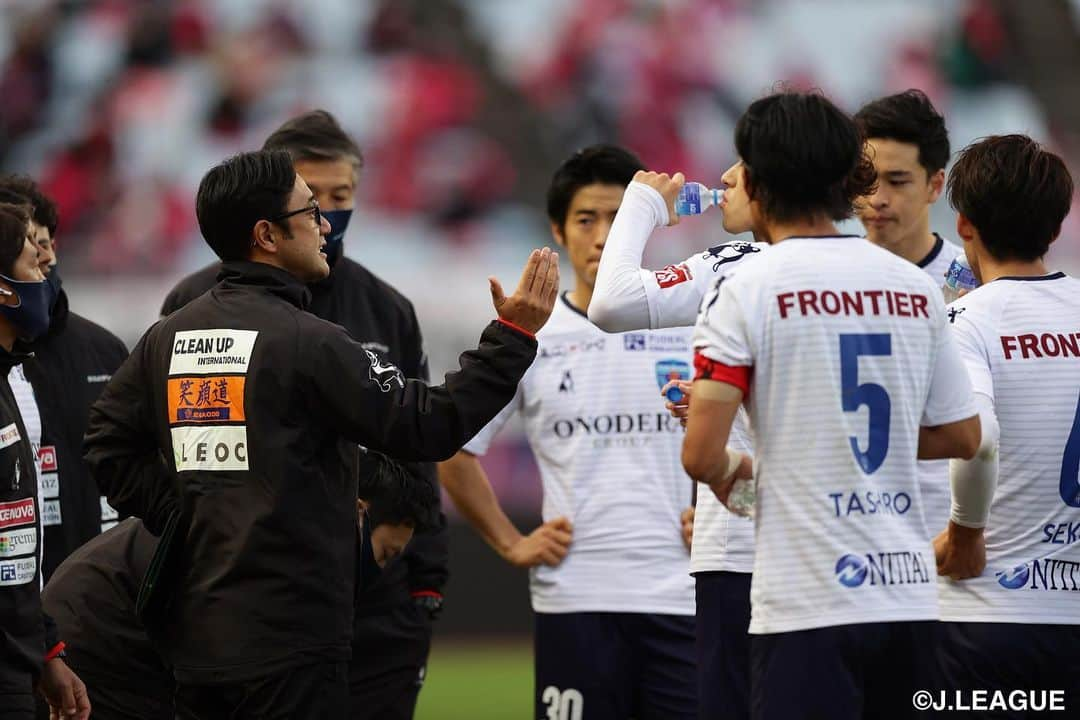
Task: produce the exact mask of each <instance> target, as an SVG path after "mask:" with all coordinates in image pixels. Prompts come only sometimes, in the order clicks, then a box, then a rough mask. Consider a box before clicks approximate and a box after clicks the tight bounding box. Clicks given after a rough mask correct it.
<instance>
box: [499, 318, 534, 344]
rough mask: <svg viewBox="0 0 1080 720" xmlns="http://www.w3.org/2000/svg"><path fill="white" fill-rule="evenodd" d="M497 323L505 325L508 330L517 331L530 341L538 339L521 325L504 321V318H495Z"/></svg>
mask: <svg viewBox="0 0 1080 720" xmlns="http://www.w3.org/2000/svg"><path fill="white" fill-rule="evenodd" d="M495 322H498V323H502V324H503V325H505V326H506V327H508V328H511V329H513V330H517V331H518V332H519V333H521V334H522V335H526V336H528V338H529V339H530V340H535V339H536V335H533V334H532V333H531V332H529V331H528V330H526V329H525V328H523V327H521V326H520V325H515V324H514V323H512V322H510V321H509V320H503V319H502V318H495Z"/></svg>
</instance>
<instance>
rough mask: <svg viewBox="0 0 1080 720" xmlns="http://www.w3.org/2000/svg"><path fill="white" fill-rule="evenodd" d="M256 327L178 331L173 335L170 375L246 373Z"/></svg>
mask: <svg viewBox="0 0 1080 720" xmlns="http://www.w3.org/2000/svg"><path fill="white" fill-rule="evenodd" d="M258 336H259V331H258V330H181V331H180V332H178V333H176V336H175V337H174V338H173V348H172V361H171V362H170V363H169V375H212V374H226V373H239V374H243V373H246V372H247V368H248V363H249V362H250V361H251V351H252V349H253V348H254V347H255V338H257V337H258Z"/></svg>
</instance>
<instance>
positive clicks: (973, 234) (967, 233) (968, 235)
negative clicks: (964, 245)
mask: <svg viewBox="0 0 1080 720" xmlns="http://www.w3.org/2000/svg"><path fill="white" fill-rule="evenodd" d="M956 234H957V235H959V236H960V239H961V240H963V241H964V242H972V241H973V240H974V239H975V238H977V237H978V236H979V231H978V230H976V229H975V226H974V225H972V224H971V221H970V220H968V219H967V218H966V217H964V216H963V215H957V216H956Z"/></svg>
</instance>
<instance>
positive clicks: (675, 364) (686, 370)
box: [656, 360, 690, 402]
mask: <svg viewBox="0 0 1080 720" xmlns="http://www.w3.org/2000/svg"><path fill="white" fill-rule="evenodd" d="M689 379H690V363H688V362H686V361H685V360H658V361H657V362H656V384H657V385H658V386H659V387H661V388H663V387H664V386H665V385H667V384H668V383H669V382H671V381H672V380H689ZM672 395H676V397H672ZM682 398H683V394H682V392H681V391H680V390H679V389H678V388H671V389H670V390H668V400H671V402H679V401H680V400H682Z"/></svg>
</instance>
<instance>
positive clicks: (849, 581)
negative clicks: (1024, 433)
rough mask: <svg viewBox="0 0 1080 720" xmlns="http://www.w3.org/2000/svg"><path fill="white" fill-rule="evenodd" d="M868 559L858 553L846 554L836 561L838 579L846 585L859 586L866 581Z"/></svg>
mask: <svg viewBox="0 0 1080 720" xmlns="http://www.w3.org/2000/svg"><path fill="white" fill-rule="evenodd" d="M866 572H867V568H866V561H865V560H864V559H863V558H861V557H860V556H858V555H844V556H843V557H842V558H840V559H839V560H837V561H836V579H837V580H839V581H840V584H841V585H843V586H844V587H859V586H860V585H862V584H863V583H864V582H866Z"/></svg>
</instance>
